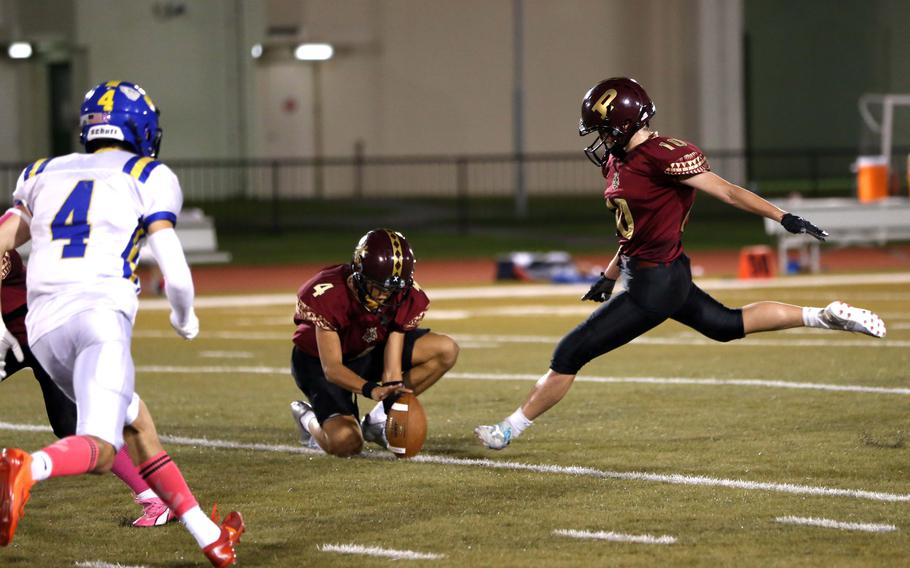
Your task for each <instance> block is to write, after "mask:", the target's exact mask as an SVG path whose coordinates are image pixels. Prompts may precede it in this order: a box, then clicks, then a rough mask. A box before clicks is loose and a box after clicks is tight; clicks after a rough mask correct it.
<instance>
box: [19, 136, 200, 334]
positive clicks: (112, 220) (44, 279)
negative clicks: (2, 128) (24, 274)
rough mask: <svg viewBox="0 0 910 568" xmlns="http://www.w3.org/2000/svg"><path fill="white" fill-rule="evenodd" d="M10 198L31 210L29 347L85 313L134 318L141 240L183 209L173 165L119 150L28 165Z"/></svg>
mask: <svg viewBox="0 0 910 568" xmlns="http://www.w3.org/2000/svg"><path fill="white" fill-rule="evenodd" d="M13 198H14V201H15V202H16V203H19V204H23V205H24V206H25V207H26V208H28V210H29V211H30V212H31V220H30V221H29V228H30V230H31V243H32V244H31V247H32V248H31V252H30V254H29V261H28V279H27V286H28V308H29V312H28V316H27V317H26V327H27V329H28V335H29V342H30V343H33V342H34V341H36V340H37V339H38V338H39V337H41V336H42V335H44V334H45V333H47V332H48V331H50V330H52V329H54V328H55V327H57V326H58V325H60V324H62V323H63V322H65V321H66V320H68V319H69V318H71V317H72V316H74V315H76V314H78V313H79V312H81V311H84V310H86V309H89V308H97V307H109V308H111V309H114V310H119V311H121V312H123V313H124V314H125V315H126V316H127V317H128V318H130V321H134V320H135V316H136V310H137V308H138V300H137V298H136V295H137V294H138V293H139V278H138V276H137V274H136V266H137V264H138V262H139V247H140V245H141V244H142V239H143V238H144V237H145V235H146V231H147V230H148V226H149V224H150V223H152V222H154V221H157V220H160V219H168V220H170V221H171V222H173V223H175V224H176V221H177V215H178V214H179V213H180V208H181V207H182V206H183V195H182V193H181V191H180V184H179V182H178V181H177V176H175V175H174V173H173V172H172V171H171V170H170V168H168V167H167V166H165V165H164V164H162V163H161V162H158V161H156V160H153V159H151V158H145V157H141V156H137V155H135V154H131V153H129V152H124V151H121V150H107V151H102V152H96V153H94V154H69V155H67V156H61V157H57V158H51V159H46V160H38V161H37V162H35V163H33V164H30V165H29V166H28V167H26V168H25V170H23V172H22V175H20V176H19V181H18V183H17V184H16V191H15V192H14V193H13Z"/></svg>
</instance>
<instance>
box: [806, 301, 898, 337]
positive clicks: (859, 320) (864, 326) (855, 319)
mask: <svg viewBox="0 0 910 568" xmlns="http://www.w3.org/2000/svg"><path fill="white" fill-rule="evenodd" d="M818 319H819V321H821V322H822V324H823V325H824V326H825V327H827V328H828V329H841V330H844V331H852V332H855V333H865V334H866V335H871V336H872V337H885V333H886V332H887V330H886V329H885V322H884V321H882V318H880V317H878V315H877V314H875V313H874V312H871V311H869V310H864V309H862V308H857V307H854V306H850V305H848V304H845V303H843V302H837V301H835V302H831V303H830V304H828V305H827V306H825V309H823V310H822V311H821V313H820V314H819V316H818Z"/></svg>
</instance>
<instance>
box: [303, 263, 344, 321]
mask: <svg viewBox="0 0 910 568" xmlns="http://www.w3.org/2000/svg"><path fill="white" fill-rule="evenodd" d="M332 276H333V275H332V274H330V273H328V272H327V271H322V272H320V273H319V274H317V275H316V276H315V277H313V278H312V279H310V280H309V281H307V282H306V283H304V284H303V285H302V286H301V287H300V289H299V290H298V291H297V309H296V310H295V312H294V323H295V324H297V325H300V324H303V323H309V324H311V325H313V326H315V327H319V328H321V329H325V330H328V331H339V330H340V329H342V328H344V326H345V325H346V323H347V317H346V313H347V309H346V308H347V306H348V303H349V301H350V299H349V294H348V291H347V287H346V286H345V285H344V282H343V281H339V280H338V279H337V278H334V277H332Z"/></svg>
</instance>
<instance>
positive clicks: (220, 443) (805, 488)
mask: <svg viewBox="0 0 910 568" xmlns="http://www.w3.org/2000/svg"><path fill="white" fill-rule="evenodd" d="M0 430H16V431H30V432H50V431H51V429H50V427H49V426H36V425H30V424H11V423H8V422H0ZM161 440H162V441H163V442H165V443H167V444H174V445H178V446H192V447H205V448H224V449H238V450H253V451H261V452H277V453H293V454H308V455H313V456H325V455H326V454H325V453H323V452H322V451H320V450H311V449H308V448H304V447H302V446H287V445H274V444H258V443H246V442H234V441H230V440H210V439H207V438H187V437H183V436H166V435H163V436H161ZM361 457H362V458H366V459H380V460H392V459H394V457H393V455H392V454H391V453H389V452H382V453H376V454H374V453H369V454H361ZM410 461H412V462H419V463H428V464H442V465H454V466H464V467H480V468H484V469H508V470H514V471H529V472H534V473H541V474H545V475H571V476H584V477H594V478H598V479H613V480H618V481H633V482H650V483H663V484H669V485H698V486H703V487H726V488H728V489H742V490H746V491H769V492H773V493H787V494H791V495H813V496H822V497H846V498H851V499H863V500H870V501H884V502H889V503H910V494H903V493H886V492H881V491H868V490H865V489H841V488H837V487H823V486H818V485H797V484H793V483H774V482H764V481H747V480H743V479H724V478H717V477H705V476H701V475H685V474H682V473H671V474H662V473H649V472H644V471H610V470H601V469H595V468H591V467H583V466H561V465H547V464H527V463H520V462H510V461H499V460H490V459H475V458H451V457H445V456H433V455H429V454H420V455H417V456H415V457H413V458H411V460H410Z"/></svg>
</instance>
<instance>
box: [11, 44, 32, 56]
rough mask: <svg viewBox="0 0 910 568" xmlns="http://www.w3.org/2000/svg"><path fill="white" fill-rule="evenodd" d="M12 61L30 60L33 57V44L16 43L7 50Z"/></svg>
mask: <svg viewBox="0 0 910 568" xmlns="http://www.w3.org/2000/svg"><path fill="white" fill-rule="evenodd" d="M6 53H7V55H9V57H10V59H28V58H29V57H31V56H32V44H30V43H28V42H27V41H14V42H13V43H11V44H9V47H8V48H7V50H6Z"/></svg>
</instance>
